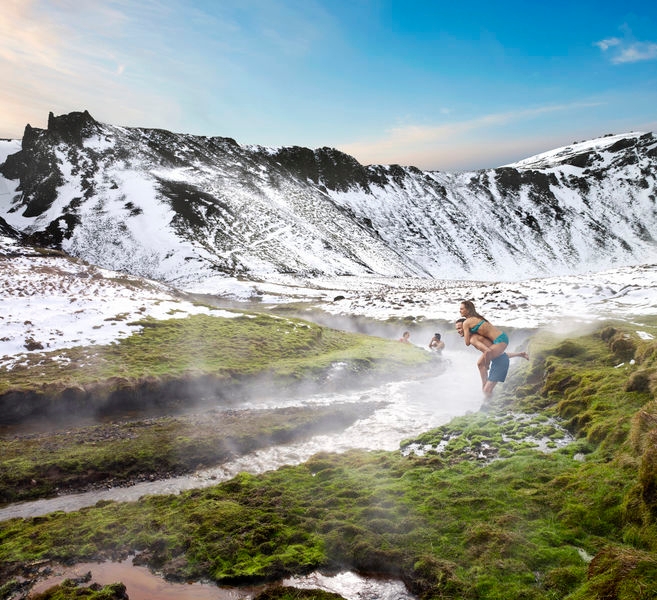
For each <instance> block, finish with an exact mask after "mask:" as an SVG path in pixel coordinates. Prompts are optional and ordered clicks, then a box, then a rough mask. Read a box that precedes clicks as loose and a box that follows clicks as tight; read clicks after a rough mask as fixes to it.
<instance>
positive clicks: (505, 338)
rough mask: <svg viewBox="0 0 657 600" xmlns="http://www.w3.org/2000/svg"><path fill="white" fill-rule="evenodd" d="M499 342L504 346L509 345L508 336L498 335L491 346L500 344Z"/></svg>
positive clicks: (504, 334)
mask: <svg viewBox="0 0 657 600" xmlns="http://www.w3.org/2000/svg"><path fill="white" fill-rule="evenodd" d="M501 342H504V343H505V344H508V343H509V336H508V335H507V334H506V333H504V332H502V333H500V335H498V336H497V337H496V338H495V339H494V340H493V344H500V343H501Z"/></svg>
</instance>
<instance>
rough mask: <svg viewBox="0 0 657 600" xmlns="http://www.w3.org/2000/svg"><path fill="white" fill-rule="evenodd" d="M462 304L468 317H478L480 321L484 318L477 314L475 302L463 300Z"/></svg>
mask: <svg viewBox="0 0 657 600" xmlns="http://www.w3.org/2000/svg"><path fill="white" fill-rule="evenodd" d="M461 304H462V305H463V306H464V307H465V311H466V313H467V315H468V317H477V318H478V319H483V318H484V317H482V316H481V315H480V314H479V313H478V312H477V309H476V308H475V305H474V302H473V301H472V300H463V301H461ZM484 320H485V319H484Z"/></svg>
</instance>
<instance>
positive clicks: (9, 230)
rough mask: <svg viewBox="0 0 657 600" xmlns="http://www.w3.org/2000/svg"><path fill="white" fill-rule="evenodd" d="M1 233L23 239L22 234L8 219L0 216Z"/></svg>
mask: <svg viewBox="0 0 657 600" xmlns="http://www.w3.org/2000/svg"><path fill="white" fill-rule="evenodd" d="M0 235H4V236H6V237H9V238H13V239H15V240H20V239H21V237H22V236H21V234H20V233H19V232H18V231H16V230H15V229H14V228H13V227H12V226H11V225H9V223H7V221H5V220H4V219H3V218H2V217H0Z"/></svg>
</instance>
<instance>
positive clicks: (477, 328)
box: [459, 300, 509, 369]
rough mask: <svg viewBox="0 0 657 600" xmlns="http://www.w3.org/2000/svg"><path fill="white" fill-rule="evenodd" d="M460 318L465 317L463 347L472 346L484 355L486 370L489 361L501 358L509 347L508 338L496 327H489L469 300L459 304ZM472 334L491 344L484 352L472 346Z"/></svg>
mask: <svg viewBox="0 0 657 600" xmlns="http://www.w3.org/2000/svg"><path fill="white" fill-rule="evenodd" d="M459 311H460V313H461V316H462V317H465V321H464V322H463V338H464V341H465V345H466V346H469V345H470V344H473V345H474V346H475V347H476V348H478V349H479V350H481V351H482V352H483V353H484V356H483V359H484V365H485V367H486V369H488V367H489V366H490V361H491V360H493V359H495V358H497V357H498V356H501V355H502V354H503V353H504V351H505V350H506V348H507V346H508V345H509V336H508V335H507V334H506V333H504V332H503V331H500V330H499V329H498V328H497V327H495V326H493V325H491V323H489V322H488V321H487V320H486V319H484V317H482V316H481V315H480V314H479V313H478V312H477V311H476V309H475V305H474V304H473V303H472V302H471V301H470V300H464V301H463V302H461V307H460V309H459ZM474 334H477V335H480V336H481V337H483V338H486V339H488V340H490V341H491V342H492V344H491V345H490V346H488V347H487V348H486V349H485V350H484V349H483V348H479V346H478V345H476V344H474V343H473V342H474V340H473V339H472V337H473V336H474Z"/></svg>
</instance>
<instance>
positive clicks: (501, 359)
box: [488, 352, 509, 383]
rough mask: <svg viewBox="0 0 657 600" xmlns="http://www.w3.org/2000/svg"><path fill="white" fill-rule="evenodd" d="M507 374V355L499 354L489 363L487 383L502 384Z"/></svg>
mask: <svg viewBox="0 0 657 600" xmlns="http://www.w3.org/2000/svg"><path fill="white" fill-rule="evenodd" d="M508 372H509V355H508V354H507V353H506V352H505V353H504V354H500V356H498V357H497V358H494V359H493V360H491V361H490V369H489V371H488V381H497V382H499V383H502V382H503V381H504V380H505V379H506V375H507V373H508Z"/></svg>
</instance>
